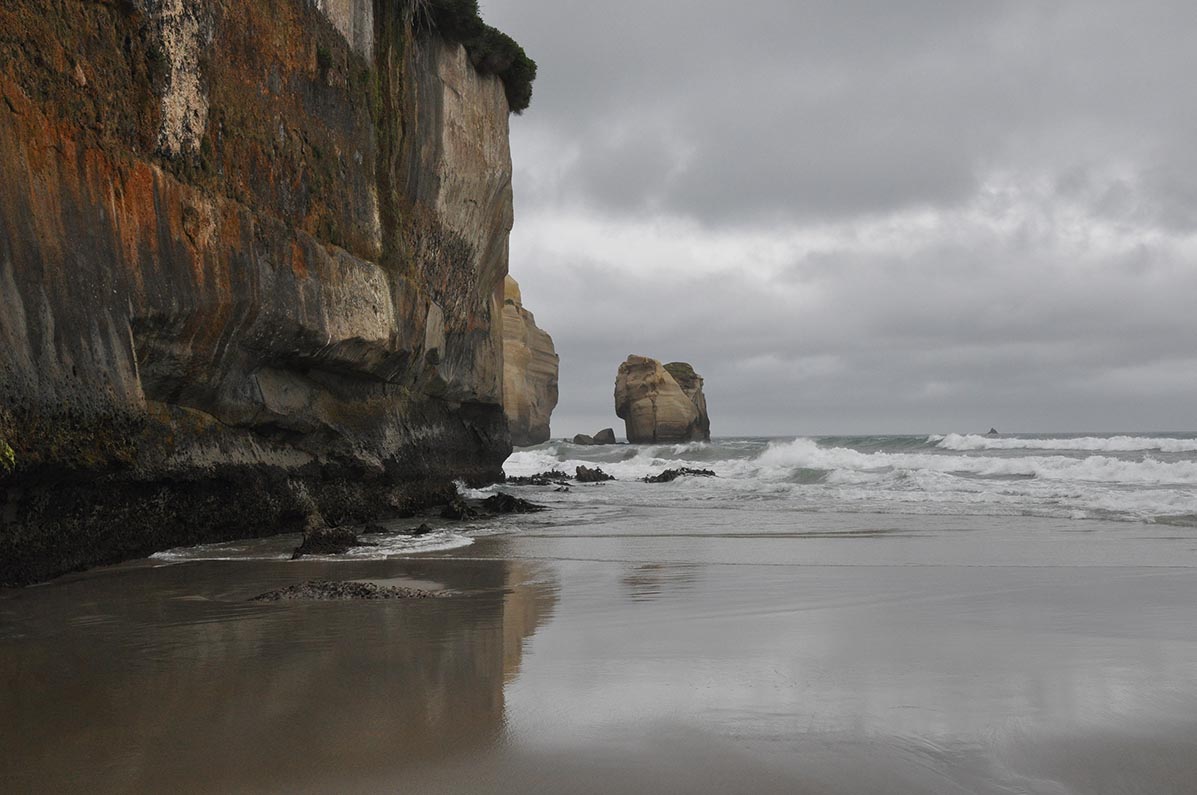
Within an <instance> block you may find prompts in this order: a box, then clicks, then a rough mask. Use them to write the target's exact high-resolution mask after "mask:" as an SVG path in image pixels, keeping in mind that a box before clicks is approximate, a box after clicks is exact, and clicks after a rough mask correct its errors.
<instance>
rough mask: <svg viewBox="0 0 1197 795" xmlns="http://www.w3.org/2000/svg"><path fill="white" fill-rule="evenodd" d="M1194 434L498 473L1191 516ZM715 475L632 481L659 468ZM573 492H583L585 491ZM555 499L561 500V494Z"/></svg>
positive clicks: (662, 493) (927, 503)
mask: <svg viewBox="0 0 1197 795" xmlns="http://www.w3.org/2000/svg"><path fill="white" fill-rule="evenodd" d="M1194 452H1197V438H1193V439H1186V438H1183V437H1179V436H1168V437H1164V436H1161V437H1153V436H1146V435H1140V436H1108V437H1101V436H1084V437H1057V438H1047V437H1043V438H1035V437H1031V438H1025V437H1024V438H1013V437H984V436H976V435H959V434H948V435H943V436H931V437H926V436H917V437H915V436H872V437H867V436H856V437H821V438H797V439H773V440H769V439H720V440H716V441H714V442H711V443H707V444H683V445H612V446H607V447H581V446H577V445H573V444H571V443H569V442H564V441H562V442H552V443H549V444H546V445H542V446H540V447H535V448H528V449H523V450H520V451H518V452H516V453H514V454H513V455H512V456H511V457H510V458H509V459H508V460H507V463H506V466H505V469H506V472H507V473H508V474H509V475H530V474H534V473H537V472H543V471H546V470H551V469H560V470H565V471H566V472H568V473H572V472H573V470H574V468H575V467H577V466H580V465H585V466H600V467H602V469H603V470H604V471H606V472H607V473H608V474H610V475H613V476H615V477H616V478H617V481H616V482H615V483H612V484H609V485H608V487H605V488H600V489H588V488H575V489H573V495H572V496H570V497H569V498H568V499H570V500H582V499H586V500H589V501H592V502H596V503H607V504H609V505H612V506H614V505H618V504H620V503H628V502H632V501H635V502H640V503H642V504H653V503H663V504H664V503H672V504H680V503H684V502H694V501H720V500H722V501H744V500H754V499H755V500H772V501H776V500H783V501H788V502H789V503H790V504H791V505H792V506H793V508H794V510H800V511H845V510H846V511H869V512H879V513H887V512H895V513H912V512H913V513H936V514H941V515H944V514H953V513H955V514H960V515H989V514H993V515H1005V516H1011V515H1013V516H1018V515H1027V516H1046V517H1060V518H1066V519H1109V520H1116V521H1134V522H1157V521H1158V522H1167V523H1169V524H1178V525H1185V526H1192V525H1197V456H1195V455H1193V453H1194ZM677 467H692V468H703V469H710V470H713V471H714V472H715V473H716V475H717V476H718V477H717V478H715V479H713V480H712V479H705V478H697V479H688V478H682V479H680V480H678V481H676V482H674V483H672V484H669V485H666V486H660V485H653V486H649V485H647V484H643V483H639V481H640V480H641V479H642V478H643V477H644V476H645V475H650V474H656V473H658V472H660V471H661V470H663V469H666V468H677ZM582 495H585V496H584V497H583V496H582ZM562 499H566V498H562Z"/></svg>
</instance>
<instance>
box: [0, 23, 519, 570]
mask: <svg viewBox="0 0 1197 795" xmlns="http://www.w3.org/2000/svg"><path fill="white" fill-rule="evenodd" d="M407 6H408V4H407V3H405V2H386V1H385V0H314V2H313V0H190V1H188V2H184V0H125V1H124V2H77V1H74V0H55V1H54V2H45V1H44V0H6V2H5V3H4V4H3V5H0V174H3V175H4V179H3V180H0V516H3V517H4V518H3V523H2V524H0V583H13V582H27V581H30V580H33V579H38V578H44V577H47V576H51V575H53V574H55V573H58V572H61V571H65V570H68V569H71V568H76V567H79V566H85V565H90V564H93V563H97V562H103V561H109V560H117V559H121V558H126V557H130V556H135V555H140V554H144V553H147V552H151V551H154V550H156V549H160V548H163V547H166V546H171V545H175V544H182V543H188V542H198V541H211V540H216V539H221V538H231V537H238V536H246V535H252V534H258V533H268V532H277V531H279V530H285V529H288V528H291V527H296V526H298V525H299V523H301V522H302V521H303V519H304V518H305V516H307V515H309V514H312V513H313V512H319V513H320V514H322V515H323V516H324V518H326V519H327V520H328V521H329V522H331V523H341V522H352V521H363V520H366V519H370V518H375V517H378V516H381V515H385V514H387V513H388V512H394V511H396V510H402V509H404V508H406V507H409V506H411V505H413V504H418V503H420V502H426V501H429V500H431V499H434V498H436V497H437V496H438V495H442V494H444V493H445V492H446V490H447V489H448V488H450V486H449V484H450V482H451V480H452V479H453V478H458V477H460V478H464V479H466V480H467V481H477V482H482V481H487V480H491V479H494V478H496V477H497V476H499V475H500V473H501V464H502V461H503V460H504V458H505V457H506V456H507V454H508V452H509V450H510V441H509V438H508V434H507V430H506V423H505V419H504V416H503V409H502V382H501V379H502V363H501V350H502V338H501V334H502V327H501V324H500V323H499V314H500V312H501V307H502V300H503V299H502V290H503V286H502V285H503V279H504V276H505V274H506V272H507V238H508V232H509V230H510V227H511V224H512V209H511V163H510V155H509V150H508V140H507V133H508V127H507V124H508V104H507V99H506V97H505V93H504V87H503V85H502V84H501V82H500V80H499V79H498V78H496V77H493V76H492V77H484V76H482V75H481V74H480V73H479V72H477V71H476V70H475V69H474V68H473V67H472V65H471V62H470V60H469V58H468V57H467V54H466V52H465V51H464V49H463V48H462V47H461V46H460V45H455V44H450V43H447V42H446V41H444V40H442V39H440V38H439V37H438V36H437V35H436V34H434V33H429V32H427V30H425V29H423V28H417V27H414V26H413V25H412V20H411V17H410V14H409V12H408V10H407Z"/></svg>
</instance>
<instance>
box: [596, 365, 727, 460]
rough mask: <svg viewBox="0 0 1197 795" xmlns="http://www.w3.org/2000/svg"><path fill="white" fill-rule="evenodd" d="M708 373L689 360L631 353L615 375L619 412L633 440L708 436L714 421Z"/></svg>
mask: <svg viewBox="0 0 1197 795" xmlns="http://www.w3.org/2000/svg"><path fill="white" fill-rule="evenodd" d="M702 383H703V382H702V377H701V376H699V375H698V374H697V373H695V372H694V368H693V367H691V366H690V365H689V364H686V363H685V362H671V363H669V364H666V365H662V364H661V363H660V362H659V361H657V360H656V359H650V358H649V357H647V356H635V355H633V356H629V357H628V359H627V361H625V362H624V363H623V364H621V365H620V366H619V374H618V376H617V377H616V379H615V413H616V415H618V416H619V418H620V419H622V420H623V421H624V423H625V425H626V428H627V437H628V441H629V442H631V443H632V444H654V443H658V442H691V441H707V440H709V439H710V438H711V421H710V417H709V416H708V415H707V401H706V397H705V396H704V395H703V391H702Z"/></svg>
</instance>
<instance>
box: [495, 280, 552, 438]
mask: <svg viewBox="0 0 1197 795" xmlns="http://www.w3.org/2000/svg"><path fill="white" fill-rule="evenodd" d="M503 293H504V294H503V410H504V411H505V412H507V426H508V427H509V428H510V429H511V443H512V444H514V445H517V446H519V447H526V446H528V445H533V444H540V443H541V442H547V441H548V440H549V419H550V417H551V416H552V414H553V409H555V408H556V407H557V366H558V361H559V358H558V356H557V351H556V350H555V349H554V348H553V338H552V337H550V336H549V335H548V333H547V332H545V331H542V330H541V329H540V328H538V327H537V325H536V319H535V318H534V317H533V316H532V313H531V312H529V311H528V310H527V309H524V304H523V296H522V295H521V294H520V286H519V283H518V282H516V280H515V279H513V278H511V277H510V276H508V277H507V279H506V281H505V283H504V285H503Z"/></svg>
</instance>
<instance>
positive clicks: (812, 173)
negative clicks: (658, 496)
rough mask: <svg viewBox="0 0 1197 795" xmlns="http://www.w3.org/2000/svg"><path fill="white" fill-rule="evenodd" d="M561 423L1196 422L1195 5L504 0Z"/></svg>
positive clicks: (925, 427)
mask: <svg viewBox="0 0 1197 795" xmlns="http://www.w3.org/2000/svg"><path fill="white" fill-rule="evenodd" d="M483 12H484V15H485V17H486V18H487V20H488V21H489V22H491V23H492V24H494V25H496V26H498V27H500V28H502V29H503V30H505V31H507V32H509V33H511V34H512V35H513V36H514V37H515V38H516V39H518V40H519V41H520V43H521V44H523V45H524V47H525V49H526V50H527V51H528V53H529V54H530V55H531V56H532V57H533V58H535V59H536V61H537V62H538V64H539V67H540V77H539V79H538V80H537V82H536V85H535V95H534V98H533V101H532V107H531V108H530V109H529V110H528V111H527V112H526V113H525V114H524V115H523V116H521V117H513V120H512V122H513V123H512V152H513V158H514V160H515V195H516V227H515V231H514V233H513V236H512V241H511V272H512V274H513V275H514V276H515V277H516V278H517V279H518V280H519V281H520V283H521V286H522V287H523V294H524V300H525V305H526V306H527V307H528V308H529V309H530V310H531V311H532V312H534V313H535V315H536V318H537V322H538V324H539V325H540V326H542V327H543V328H545V329H546V330H547V331H549V332H550V333H551V334H552V335H553V339H554V340H555V342H556V345H557V351H558V353H559V354H560V355H561V402H560V405H559V406H558V409H557V412H556V413H555V414H554V416H553V433H554V435H555V436H567V435H573V434H574V433H577V432H586V433H590V432H593V431H595V430H597V429H599V428H601V427H605V426H608V425H613V426H615V428H616V430H617V432H618V433H620V435H622V433H623V427H622V423H621V422H619V421H618V420H617V418H616V417H615V414H614V408H613V403H612V391H613V386H614V379H615V373H616V370H617V368H618V366H619V363H620V362H621V361H622V360H623V359H624V358H625V357H626V356H627V354H629V353H640V354H645V355H649V356H653V357H656V358H659V359H661V360H663V361H670V360H675V359H681V360H685V361H689V362H691V363H692V364H693V365H694V366H695V368H696V369H697V370H698V372H699V373H700V374H701V375H703V376H704V377H705V378H706V392H707V396H708V401H709V404H710V409H711V421H712V432H713V434H714V435H716V436H721V435H724V436H726V435H739V434H761V435H796V434H816V433H869V432H910V433H924V432H925V433H931V432H946V431H960V432H968V431H986V430H988V429H989V427H990V426H996V427H997V428H998V429H999V430H1001V431H1010V432H1013V431H1053V430H1055V431H1082V430H1096V431H1101V430H1107V431H1109V430H1150V429H1160V430H1186V429H1197V234H1195V232H1197V88H1195V87H1194V81H1197V45H1195V44H1194V39H1195V35H1197V6H1194V5H1193V4H1192V0H1178V1H1177V2H1164V1H1162V0H1139V1H1138V2H1133V3H1132V2H1126V0H1051V1H1050V2H1049V1H1048V0H1002V1H1001V2H994V0H984V1H982V0H977V1H976V2H972V1H970V0H872V1H871V2H864V1H863V0H821V1H820V2H803V1H802V0H741V1H740V2H736V3H728V2H709V1H708V0H687V2H677V1H676V0H671V1H669V2H666V1H665V0H655V1H654V0H605V1H604V2H595V0H585V1H583V0H483Z"/></svg>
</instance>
